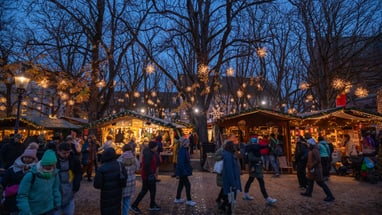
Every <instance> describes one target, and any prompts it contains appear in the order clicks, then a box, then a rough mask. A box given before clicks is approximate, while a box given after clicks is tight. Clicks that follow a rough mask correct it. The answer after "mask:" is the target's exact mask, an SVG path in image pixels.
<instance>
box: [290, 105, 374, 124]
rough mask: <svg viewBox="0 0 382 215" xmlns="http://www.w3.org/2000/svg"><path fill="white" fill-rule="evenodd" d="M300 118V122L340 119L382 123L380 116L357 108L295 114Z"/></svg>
mask: <svg viewBox="0 0 382 215" xmlns="http://www.w3.org/2000/svg"><path fill="white" fill-rule="evenodd" d="M297 115H298V116H299V117H301V119H302V120H319V119H326V118H332V117H336V118H342V119H347V120H358V121H370V120H373V121H381V122H382V114H380V113H375V112H370V111H366V110H361V109H357V108H343V107H339V108H331V109H326V110H320V111H314V112H306V113H300V114H297Z"/></svg>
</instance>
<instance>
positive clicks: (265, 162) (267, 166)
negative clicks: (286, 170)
mask: <svg viewBox="0 0 382 215" xmlns="http://www.w3.org/2000/svg"><path fill="white" fill-rule="evenodd" d="M262 158H263V164H264V169H265V170H266V171H268V170H269V162H270V161H269V155H262Z"/></svg>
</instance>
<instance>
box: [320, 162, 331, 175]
mask: <svg viewBox="0 0 382 215" xmlns="http://www.w3.org/2000/svg"><path fill="white" fill-rule="evenodd" d="M321 165H322V176H323V177H324V178H325V177H326V178H328V177H329V170H330V159H329V157H321Z"/></svg>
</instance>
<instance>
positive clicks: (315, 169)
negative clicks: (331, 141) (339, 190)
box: [301, 135, 335, 202]
mask: <svg viewBox="0 0 382 215" xmlns="http://www.w3.org/2000/svg"><path fill="white" fill-rule="evenodd" d="M305 137H307V136H306V135H305ZM308 137H310V138H309V139H308V140H307V145H308V148H309V152H308V161H307V165H306V166H307V180H308V187H307V188H306V191H305V192H302V193H301V195H302V196H306V197H312V192H313V187H314V181H316V183H317V184H318V186H320V187H321V188H322V190H323V191H324V192H325V194H326V198H325V199H324V201H326V202H332V201H334V200H335V198H334V196H333V194H332V192H331V191H330V189H329V187H328V186H327V185H326V184H325V182H324V180H323V175H322V165H321V157H320V149H319V146H318V145H317V144H316V141H314V139H313V138H312V137H311V136H308Z"/></svg>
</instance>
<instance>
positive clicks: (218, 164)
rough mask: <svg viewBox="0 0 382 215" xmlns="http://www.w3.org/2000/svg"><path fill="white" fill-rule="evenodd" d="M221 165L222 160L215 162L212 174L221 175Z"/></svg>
mask: <svg viewBox="0 0 382 215" xmlns="http://www.w3.org/2000/svg"><path fill="white" fill-rule="evenodd" d="M223 164H224V161H223V160H220V161H216V162H215V164H214V172H215V173H218V174H221V173H222V172H223Z"/></svg>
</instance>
